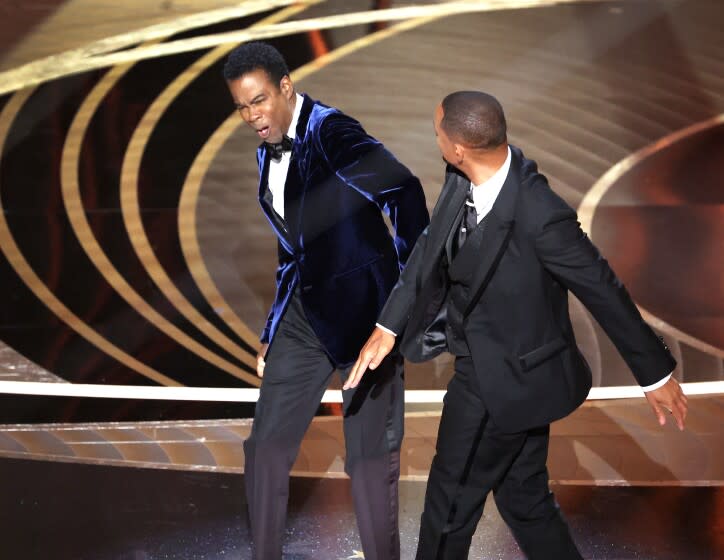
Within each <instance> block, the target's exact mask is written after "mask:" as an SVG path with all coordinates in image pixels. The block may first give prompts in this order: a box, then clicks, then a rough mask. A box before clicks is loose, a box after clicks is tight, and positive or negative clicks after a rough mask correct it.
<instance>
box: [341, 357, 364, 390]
mask: <svg viewBox="0 0 724 560" xmlns="http://www.w3.org/2000/svg"><path fill="white" fill-rule="evenodd" d="M369 363H370V358H369V356H368V355H366V354H363V355H362V356H360V358H358V359H357V362H356V363H355V365H354V367H353V368H352V371H351V372H350V374H349V376H347V381H346V382H345V383H344V386H343V387H342V389H344V390H345V391H346V390H347V389H350V388H351V389H353V388H355V387H357V385H358V384H359V381H360V379H362V376H363V375H364V372H365V370H366V369H367V367H368V366H369Z"/></svg>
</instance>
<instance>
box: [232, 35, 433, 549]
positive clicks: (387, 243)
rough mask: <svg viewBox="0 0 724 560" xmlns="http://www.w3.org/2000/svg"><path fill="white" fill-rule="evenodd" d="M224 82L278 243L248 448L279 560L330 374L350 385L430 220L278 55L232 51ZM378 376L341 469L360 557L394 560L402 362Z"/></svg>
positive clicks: (348, 405)
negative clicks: (298, 464)
mask: <svg viewBox="0 0 724 560" xmlns="http://www.w3.org/2000/svg"><path fill="white" fill-rule="evenodd" d="M224 77H225V79H226V81H227V84H228V86H229V91H230V93H231V96H232V98H233V100H234V103H235V105H236V107H237V109H238V111H239V113H240V115H241V117H242V119H243V120H244V121H245V122H246V124H248V125H249V126H250V127H251V128H253V129H254V131H255V132H256V134H257V135H258V137H259V139H260V140H262V144H261V145H260V146H259V149H258V150H257V162H258V164H259V202H260V204H261V207H262V210H263V211H264V213H265V215H266V216H267V218H268V220H269V222H270V224H271V226H272V228H273V230H274V231H275V233H276V235H277V238H278V241H279V244H278V247H279V267H278V268H277V274H276V281H277V292H276V298H275V301H274V303H273V304H272V309H271V311H270V313H269V318H268V321H267V324H266V327H265V328H264V330H263V332H262V334H261V350H260V352H259V355H258V357H257V372H258V374H259V376H261V377H262V384H261V389H260V396H259V401H258V402H257V405H256V411H255V414H254V424H253V426H252V431H251V435H250V437H249V439H247V440H246V441H245V442H244V453H245V466H244V469H245V470H244V473H245V479H246V480H245V483H246V495H247V501H248V504H249V517H250V521H251V533H252V538H253V540H254V555H255V558H258V559H260V560H276V559H279V558H281V554H282V537H283V535H284V522H285V517H286V507H287V501H288V493H289V472H290V470H291V467H292V465H293V463H294V460H295V458H296V456H297V453H298V451H299V446H300V443H301V440H302V437H303V436H304V433H305V432H306V430H307V427H308V426H309V423H310V422H311V420H312V418H313V416H314V414H315V412H316V411H317V408H318V407H319V403H320V400H321V398H322V395H323V394H324V391H325V389H326V388H327V385H328V384H329V381H330V379H331V376H332V374H333V372H334V370H335V369H338V370H339V371H340V373H341V375H342V378H343V380H344V379H345V378H346V375H347V374H348V373H349V370H350V368H351V365H352V363H353V362H354V360H355V358H356V357H357V352H358V350H359V348H360V346H362V344H363V343H364V341H365V340H366V338H367V335H368V334H369V332H370V331H371V330H372V328H373V327H374V324H375V320H376V318H377V315H378V314H379V312H380V310H381V309H382V306H383V305H384V303H385V301H386V300H387V297H388V295H389V293H390V290H391V289H392V287H393V286H394V285H395V282H396V281H397V278H398V276H399V273H400V269H401V268H402V266H403V265H404V263H405V261H406V260H407V257H408V255H409V254H410V251H411V249H412V247H413V245H414V244H415V241H416V239H417V237H418V236H419V235H420V233H421V232H422V230H423V229H424V228H425V227H426V226H427V224H428V222H429V216H428V212H427V207H426V205H425V196H424V194H423V191H422V186H421V185H420V182H419V181H418V179H417V178H416V177H415V176H414V175H412V174H411V173H410V171H409V170H408V169H407V168H406V167H405V166H403V165H402V164H401V163H400V162H398V161H397V160H396V159H395V158H394V156H393V155H392V154H391V153H390V152H389V151H387V150H386V149H385V148H384V146H383V145H382V144H380V142H378V141H377V140H375V139H374V138H372V137H371V136H369V135H368V134H367V133H366V132H365V131H364V129H363V128H362V126H361V125H360V124H359V123H358V122H357V121H356V120H354V119H352V118H350V117H348V116H347V115H345V114H344V113H342V112H341V111H339V110H338V109H335V108H332V107H327V106H325V105H323V104H322V103H320V102H318V101H315V100H313V99H311V98H310V97H308V96H307V95H302V94H298V93H297V92H296V91H295V89H294V84H293V83H292V81H291V79H290V77H289V70H288V69H287V66H286V63H285V61H284V58H283V57H282V55H281V54H280V53H279V52H278V51H277V50H276V49H275V48H274V47H272V46H271V45H268V44H265V43H246V44H244V45H241V46H240V47H237V48H236V49H235V50H234V51H233V52H232V53H231V54H230V55H229V57H228V59H227V61H226V65H225V67H224ZM383 212H384V213H386V214H387V215H389V217H390V221H391V222H392V225H393V226H394V229H395V236H394V239H393V237H392V236H390V233H389V231H388V229H387V225H386V224H385V222H384V219H383V216H382V214H383ZM350 317H355V318H357V319H358V320H357V321H354V322H353V321H350V320H349V318H350ZM380 371H381V374H380V375H379V376H377V377H376V378H375V379H372V378H370V380H369V381H370V382H369V383H363V384H362V385H360V387H358V388H357V389H356V390H355V391H354V392H350V391H347V392H345V395H344V403H343V411H344V435H345V444H346V451H347V454H346V457H345V470H346V472H347V474H349V476H350V478H351V479H352V495H353V498H354V507H355V513H356V515H357V524H358V526H359V531H360V539H361V541H362V548H363V550H364V554H365V558H367V559H368V560H395V559H397V558H399V554H400V541H399V532H398V519H397V518H398V499H397V496H398V489H397V484H398V479H399V473H400V460H399V451H400V444H401V441H402V434H403V427H404V423H403V405H404V403H403V394H404V388H403V384H402V375H403V372H402V358H401V356H400V355H399V354H398V353H395V354H393V355H391V356H390V357H389V358H387V359H386V360H384V362H383V363H382V364H381V365H380Z"/></svg>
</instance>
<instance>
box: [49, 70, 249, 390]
mask: <svg viewBox="0 0 724 560" xmlns="http://www.w3.org/2000/svg"><path fill="white" fill-rule="evenodd" d="M131 66H132V65H124V66H117V67H115V68H113V69H112V70H111V71H110V72H109V73H108V74H106V75H105V76H104V77H103V78H102V79H101V80H100V81H99V82H98V84H97V85H96V86H95V87H94V88H93V90H92V91H91V92H90V94H89V95H88V96H87V97H86V98H85V100H84V101H83V104H82V105H81V106H80V109H79V110H78V112H77V113H76V115H75V118H74V119H73V122H72V124H71V126H70V129H69V130H68V135H67V138H66V142H65V146H64V147H63V154H62V160H61V185H62V193H63V204H64V205H65V209H66V212H67V214H68V219H69V221H70V224H71V227H72V228H73V232H74V233H75V235H76V237H77V238H78V242H79V243H80V245H81V247H83V250H84V251H85V252H86V254H87V255H88V258H89V259H90V260H91V262H92V263H93V264H94V265H95V267H96V268H97V269H98V271H99V272H100V273H101V275H102V276H103V277H104V278H105V280H106V281H107V282H108V283H109V284H110V285H111V286H112V287H113V289H114V290H116V292H118V294H119V295H120V296H121V297H122V298H123V299H124V300H126V302H127V303H128V304H129V305H130V306H131V307H133V308H134V309H135V310H136V311H137V312H138V313H139V314H140V315H141V316H143V317H144V318H145V319H146V320H147V321H149V322H150V323H151V324H153V325H154V326H155V327H156V328H158V329H159V330H160V331H161V332H163V333H164V334H166V335H167V336H168V337H170V338H172V339H173V340H175V341H176V342H178V343H179V344H181V345H182V346H184V347H186V348H188V349H189V350H191V351H192V352H194V353H195V354H197V355H198V356H200V357H201V358H203V359H205V360H206V361H208V362H210V363H212V364H214V365H215V366H217V367H219V368H221V369H224V370H225V371H228V372H229V373H231V374H232V375H235V376H236V377H239V378H240V379H243V380H244V381H247V382H249V383H252V382H253V381H255V380H256V376H253V375H251V374H249V373H248V372H246V371H244V370H243V369H241V368H239V367H238V366H236V365H235V364H232V363H231V362H228V361H227V360H223V359H222V358H220V357H219V356H217V355H215V354H214V353H213V352H211V351H210V350H209V349H208V348H206V347H205V346H203V345H202V344H199V343H198V342H197V341H195V340H194V339H193V338H191V337H190V336H188V335H187V334H186V333H185V332H183V331H182V330H181V329H179V328H178V327H176V326H175V325H174V324H173V323H171V322H170V321H169V320H168V319H166V318H165V317H164V316H163V315H161V314H160V313H158V312H157V311H156V310H155V309H154V308H153V307H152V306H151V305H149V304H148V303H147V302H146V301H145V300H144V299H143V297H141V295H140V294H139V293H138V292H136V291H135V290H134V289H133V287H132V286H131V285H130V284H129V283H128V282H127V281H126V280H125V278H123V276H122V275H121V274H120V272H118V270H117V269H116V268H115V267H114V266H113V263H111V261H110V259H109V258H108V256H107V255H106V254H105V252H104V251H103V249H102V248H101V246H100V244H99V243H98V240H97V239H96V237H95V235H94V234H93V231H92V229H91V227H90V224H89V223H88V218H87V217H86V213H85V208H83V201H82V199H81V194H80V184H79V181H78V168H79V165H80V162H79V159H80V151H81V146H82V143H83V137H84V136H85V131H86V129H87V127H88V124H89V122H90V120H91V118H92V117H93V114H94V113H95V111H96V109H97V108H98V105H100V103H101V101H102V100H103V98H104V97H105V96H106V94H107V93H108V92H109V91H110V90H111V88H113V86H114V85H115V84H116V83H117V82H118V80H119V79H120V78H121V77H122V76H123V74H125V73H126V72H127V71H128V70H129V69H130V68H131ZM139 215H140V214H139ZM202 319H203V318H202ZM194 321H195V319H194ZM246 357H247V358H248V360H247V361H248V363H249V364H250V366H251V367H254V366H255V362H252V360H251V358H250V357H249V356H248V354H246Z"/></svg>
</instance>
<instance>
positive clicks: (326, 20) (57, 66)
mask: <svg viewBox="0 0 724 560" xmlns="http://www.w3.org/2000/svg"><path fill="white" fill-rule="evenodd" d="M584 1H588V2H601V1H603V0H467V1H458V2H444V3H441V4H433V5H412V6H405V7H401V8H389V9H384V10H369V11H363V12H354V13H349V14H340V15H334V16H326V17H319V18H310V19H306V20H298V21H293V22H286V23H278V24H271V25H264V26H259V27H255V28H253V29H252V28H249V29H245V30H241V31H233V32H230V33H218V34H213V35H204V36H200V37H194V38H191V39H184V40H178V41H172V42H168V43H164V44H159V45H154V46H151V47H148V46H146V47H139V48H136V49H128V50H123V51H120V52H114V53H110V54H104V55H99V56H92V57H89V56H85V57H82V56H79V55H78V53H77V52H73V51H71V53H73V54H72V57H71V59H70V60H67V59H66V58H64V57H65V54H61V55H57V56H56V57H51V58H52V59H53V64H49V65H47V66H44V67H43V68H42V72H39V71H38V69H37V68H32V69H30V71H28V69H27V68H26V67H25V66H23V67H20V68H18V69H15V70H10V71H8V72H5V73H3V74H0V94H2V93H7V92H9V91H14V90H16V89H19V88H20V87H25V86H28V85H37V84H39V83H42V82H44V81H48V80H51V79H54V78H58V77H60V76H67V75H70V74H75V73H79V72H86V71H88V70H93V69H96V68H105V67H107V66H114V65H117V64H126V63H129V62H138V61H139V60H145V59H148V58H156V57H160V56H168V55H172V54H178V53H183V52H189V51H195V50H199V49H205V48H211V47H216V46H219V45H223V44H229V43H232V44H237V43H243V42H246V41H252V40H260V39H270V38H273V37H281V36H284V35H293V34H295V33H303V32H306V31H318V30H322V29H335V28H340V27H349V26H352V25H364V24H369V23H376V22H389V21H400V20H409V19H417V18H427V17H433V18H435V17H444V16H450V15H454V14H464V13H472V12H484V11H493V10H514V9H516V10H517V9H524V8H535V7H542V6H553V5H556V4H572V3H577V4H580V3H581V2H584ZM141 37H142V34H139V36H138V38H139V40H140V39H141Z"/></svg>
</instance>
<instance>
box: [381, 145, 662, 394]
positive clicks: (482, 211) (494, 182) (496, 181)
mask: <svg viewBox="0 0 724 560" xmlns="http://www.w3.org/2000/svg"><path fill="white" fill-rule="evenodd" d="M510 160H511V155H510V147H509V148H508V157H506V158H505V162H504V163H503V165H501V166H500V169H498V170H497V171H496V172H495V173H494V174H493V176H492V177H490V178H489V179H488V180H486V181H484V182H483V183H481V184H479V185H473V184H472V183H471V185H470V188H472V189H473V203H474V204H475V211H476V212H477V214H478V223H480V220H482V219H483V218H484V217H485V216H487V215H488V213H489V212H490V210H491V209H492V208H493V204H495V201H496V200H497V198H498V195H499V194H500V191H501V189H502V188H503V184H505V179H506V178H507V177H508V171H509V170H510ZM377 326H378V327H379V328H380V329H382V330H383V331H385V332H386V333H389V334H391V335H393V336H397V334H396V333H394V332H392V331H391V330H390V329H388V328H387V327H384V326H382V325H380V324H379V323H377ZM672 374H673V372H672V373H670V374H669V375H667V376H666V377H664V378H663V379H661V380H659V381H657V382H656V383H654V384H653V385H647V386H646V387H641V389H643V391H644V392H645V393H647V392H648V391H653V390H654V389H658V388H659V387H661V386H662V385H664V384H665V383H666V382H667V381H668V380H669V378H670V377H671V376H672Z"/></svg>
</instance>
